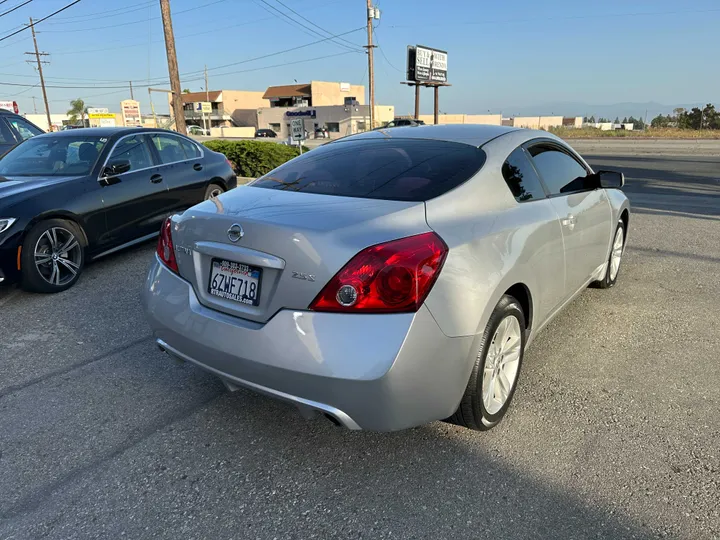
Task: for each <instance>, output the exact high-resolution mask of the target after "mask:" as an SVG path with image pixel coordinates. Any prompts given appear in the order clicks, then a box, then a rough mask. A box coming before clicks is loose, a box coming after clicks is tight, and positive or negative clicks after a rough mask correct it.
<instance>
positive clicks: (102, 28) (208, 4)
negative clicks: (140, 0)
mask: <svg viewBox="0 0 720 540" xmlns="http://www.w3.org/2000/svg"><path fill="white" fill-rule="evenodd" d="M79 1H80V0H78V2H79ZM225 1H226V0H215V1H214V2H209V3H207V4H203V5H202V6H196V7H193V8H188V9H181V10H180V11H176V12H175V13H174V14H173V15H180V14H181V13H188V12H189V11H196V10H198V9H205V8H206V7H210V6H213V5H215V4H219V3H221V2H225ZM160 18H161V17H150V19H141V20H135V21H130V22H124V23H117V24H111V25H108V26H93V27H92V28H82V30H107V29H108V28H118V27H120V26H128V25H131V24H138V23H144V22H146V21H148V20H151V21H155V20H158V19H160ZM38 22H39V21H38ZM71 24H72V23H71ZM76 24H77V23H76ZM79 30H81V29H80V28H71V29H67V30H43V32H45V33H46V34H47V33H53V34H57V33H62V32H78V31H79Z"/></svg>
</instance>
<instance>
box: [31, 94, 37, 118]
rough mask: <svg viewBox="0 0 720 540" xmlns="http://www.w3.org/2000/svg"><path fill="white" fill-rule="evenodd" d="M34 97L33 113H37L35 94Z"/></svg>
mask: <svg viewBox="0 0 720 540" xmlns="http://www.w3.org/2000/svg"><path fill="white" fill-rule="evenodd" d="M32 98H33V113H34V114H37V106H36V105H35V96H33V97H32Z"/></svg>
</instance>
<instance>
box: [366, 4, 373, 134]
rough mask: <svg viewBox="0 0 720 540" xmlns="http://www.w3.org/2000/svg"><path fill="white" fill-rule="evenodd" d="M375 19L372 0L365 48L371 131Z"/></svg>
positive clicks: (369, 8) (368, 15) (368, 6)
mask: <svg viewBox="0 0 720 540" xmlns="http://www.w3.org/2000/svg"><path fill="white" fill-rule="evenodd" d="M374 17H375V9H374V8H373V5H372V0H367V34H368V42H367V45H366V46H365V48H366V49H367V55H368V84H369V85H370V129H375V66H374V61H373V49H374V48H375V45H373V42H372V33H373V18H374Z"/></svg>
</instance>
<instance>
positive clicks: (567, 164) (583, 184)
mask: <svg viewBox="0 0 720 540" xmlns="http://www.w3.org/2000/svg"><path fill="white" fill-rule="evenodd" d="M528 152H529V153H530V155H531V156H532V160H533V163H534V164H535V168H536V169H537V170H538V172H539V173H540V176H541V178H542V180H543V182H544V183H545V186H546V187H547V189H548V191H549V192H550V195H551V196H552V195H564V194H567V193H574V192H577V191H585V190H586V189H590V186H591V183H589V182H587V181H586V180H587V178H588V171H587V170H586V169H585V167H583V166H582V165H581V164H580V163H579V162H578V161H577V160H576V159H575V158H573V157H572V156H570V155H569V154H567V153H566V152H563V151H562V150H561V149H560V148H558V147H557V146H555V145H552V144H543V143H540V144H536V145H533V146H530V147H529V148H528ZM592 188H594V185H592Z"/></svg>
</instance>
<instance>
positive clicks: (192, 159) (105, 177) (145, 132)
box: [97, 131, 205, 182]
mask: <svg viewBox="0 0 720 540" xmlns="http://www.w3.org/2000/svg"><path fill="white" fill-rule="evenodd" d="M138 135H170V136H174V137H179V138H181V139H185V140H187V141H190V142H191V143H192V144H194V145H195V146H196V147H197V148H198V149H199V150H200V157H197V158H191V159H181V160H180V161H171V162H170V163H159V164H157V165H153V166H152V167H143V168H142V169H135V170H132V171H128V172H124V173H122V174H116V175H115V176H113V178H120V177H121V176H124V175H126V174H131V173H136V172H140V171H149V170H150V169H157V168H158V167H164V166H165V165H174V164H175V163H185V162H186V161H195V160H197V159H205V150H204V149H203V147H202V145H199V144H198V143H196V142H195V141H193V140H192V139H191V138H190V137H183V136H182V135H180V134H179V133H166V132H164V131H142V132H140V133H139V134H138V133H128V134H127V135H123V136H122V137H120V138H119V139H118V140H117V141H115V143H114V144H113V145H112V147H111V148H110V152H109V153H108V155H107V157H106V158H105V162H104V163H103V165H102V167H100V175H99V176H98V179H97V181H98V182H102V181H103V180H106V179H107V178H109V177H108V176H102V172H103V171H104V170H105V167H107V164H108V161H110V156H112V153H113V151H114V150H115V147H116V146H117V145H118V144H119V143H120V141H122V140H123V139H127V138H128V137H137V136H138ZM152 157H153V158H155V156H152Z"/></svg>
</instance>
